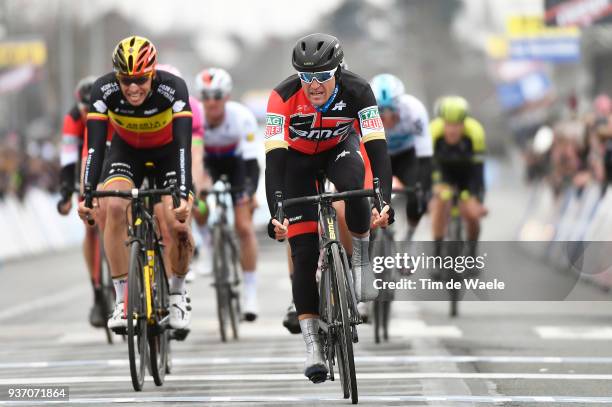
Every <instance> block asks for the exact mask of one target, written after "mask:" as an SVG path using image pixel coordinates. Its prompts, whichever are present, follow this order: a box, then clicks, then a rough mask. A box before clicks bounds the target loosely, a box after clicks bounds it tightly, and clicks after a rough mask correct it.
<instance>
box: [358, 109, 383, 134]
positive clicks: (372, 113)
mask: <svg viewBox="0 0 612 407" xmlns="http://www.w3.org/2000/svg"><path fill="white" fill-rule="evenodd" d="M359 123H360V124H361V128H362V129H368V130H378V129H382V128H383V124H382V120H380V114H379V113H378V107H376V106H370V107H366V108H365V109H363V110H362V111H360V112H359Z"/></svg>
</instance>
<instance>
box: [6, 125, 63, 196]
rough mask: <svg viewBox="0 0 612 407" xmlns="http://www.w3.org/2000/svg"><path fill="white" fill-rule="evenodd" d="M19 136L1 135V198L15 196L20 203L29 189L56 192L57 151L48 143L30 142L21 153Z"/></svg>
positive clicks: (57, 181)
mask: <svg viewBox="0 0 612 407" xmlns="http://www.w3.org/2000/svg"><path fill="white" fill-rule="evenodd" d="M19 141H20V136H19V135H18V134H16V133H14V132H11V133H8V134H5V135H4V136H1V135H0V199H4V198H6V196H7V195H9V194H11V195H15V196H17V198H19V199H20V200H23V198H24V197H25V195H26V193H27V191H28V190H29V189H30V188H40V189H44V190H46V191H49V192H55V191H56V190H57V187H58V183H59V179H58V174H59V162H58V159H57V148H56V146H55V145H54V144H53V143H52V142H51V141H49V140H40V141H30V142H29V143H28V145H27V147H26V148H25V151H22V148H20V142H19Z"/></svg>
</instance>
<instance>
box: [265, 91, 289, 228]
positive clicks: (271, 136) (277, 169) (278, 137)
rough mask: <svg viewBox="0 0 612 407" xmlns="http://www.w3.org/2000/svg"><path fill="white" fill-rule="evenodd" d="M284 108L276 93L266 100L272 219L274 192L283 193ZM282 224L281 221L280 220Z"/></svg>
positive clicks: (267, 182) (269, 200)
mask: <svg viewBox="0 0 612 407" xmlns="http://www.w3.org/2000/svg"><path fill="white" fill-rule="evenodd" d="M285 110H286V106H285V104H284V102H283V100H282V99H281V97H280V96H279V94H278V93H276V91H272V93H271V94H270V98H269V100H268V110H267V115H266V135H265V148H266V175H265V177H266V198H267V201H268V208H269V210H270V215H271V216H272V217H274V215H275V213H274V207H275V206H274V203H275V195H274V193H275V192H276V191H281V192H283V195H284V191H285V168H286V163H287V149H288V144H287V141H285V135H286V134H287V132H288V131H289V119H288V117H287V114H286V112H285ZM281 222H282V219H281Z"/></svg>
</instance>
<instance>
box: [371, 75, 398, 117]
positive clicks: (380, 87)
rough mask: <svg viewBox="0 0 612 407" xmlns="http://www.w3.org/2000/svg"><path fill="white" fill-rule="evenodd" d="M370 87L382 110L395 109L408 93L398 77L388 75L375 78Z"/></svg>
mask: <svg viewBox="0 0 612 407" xmlns="http://www.w3.org/2000/svg"><path fill="white" fill-rule="evenodd" d="M370 86H371V87H372V91H373V92H374V97H376V103H377V104H378V106H379V107H380V108H391V109H393V108H395V107H396V103H397V101H398V99H399V97H400V96H402V95H403V94H404V93H406V90H405V88H404V84H403V83H402V81H401V80H400V79H399V78H398V77H397V76H395V75H391V74H388V73H383V74H380V75H376V76H375V77H373V78H372V80H371V81H370Z"/></svg>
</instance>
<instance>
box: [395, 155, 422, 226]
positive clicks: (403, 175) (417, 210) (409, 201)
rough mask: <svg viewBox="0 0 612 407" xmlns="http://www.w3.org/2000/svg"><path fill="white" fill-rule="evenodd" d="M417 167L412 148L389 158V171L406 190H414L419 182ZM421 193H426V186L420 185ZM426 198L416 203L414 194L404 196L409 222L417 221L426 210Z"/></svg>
mask: <svg viewBox="0 0 612 407" xmlns="http://www.w3.org/2000/svg"><path fill="white" fill-rule="evenodd" d="M418 170H419V166H418V159H417V157H416V152H415V151H414V148H411V149H409V150H406V151H403V152H401V153H399V154H395V155H392V156H391V171H392V173H393V175H394V176H396V177H397V178H399V180H400V181H402V184H404V186H405V187H407V188H414V187H415V186H416V184H417V182H419V173H418ZM421 188H422V189H423V191H424V192H425V191H427V190H428V188H429V186H428V185H421ZM426 199H427V198H426V197H425V196H423V202H421V203H420V204H419V202H417V196H416V194H412V193H411V194H408V195H407V196H406V216H407V217H408V219H410V220H411V221H415V222H416V221H418V220H419V219H420V218H421V216H422V215H423V214H424V213H425V211H426V210H427V201H426Z"/></svg>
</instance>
